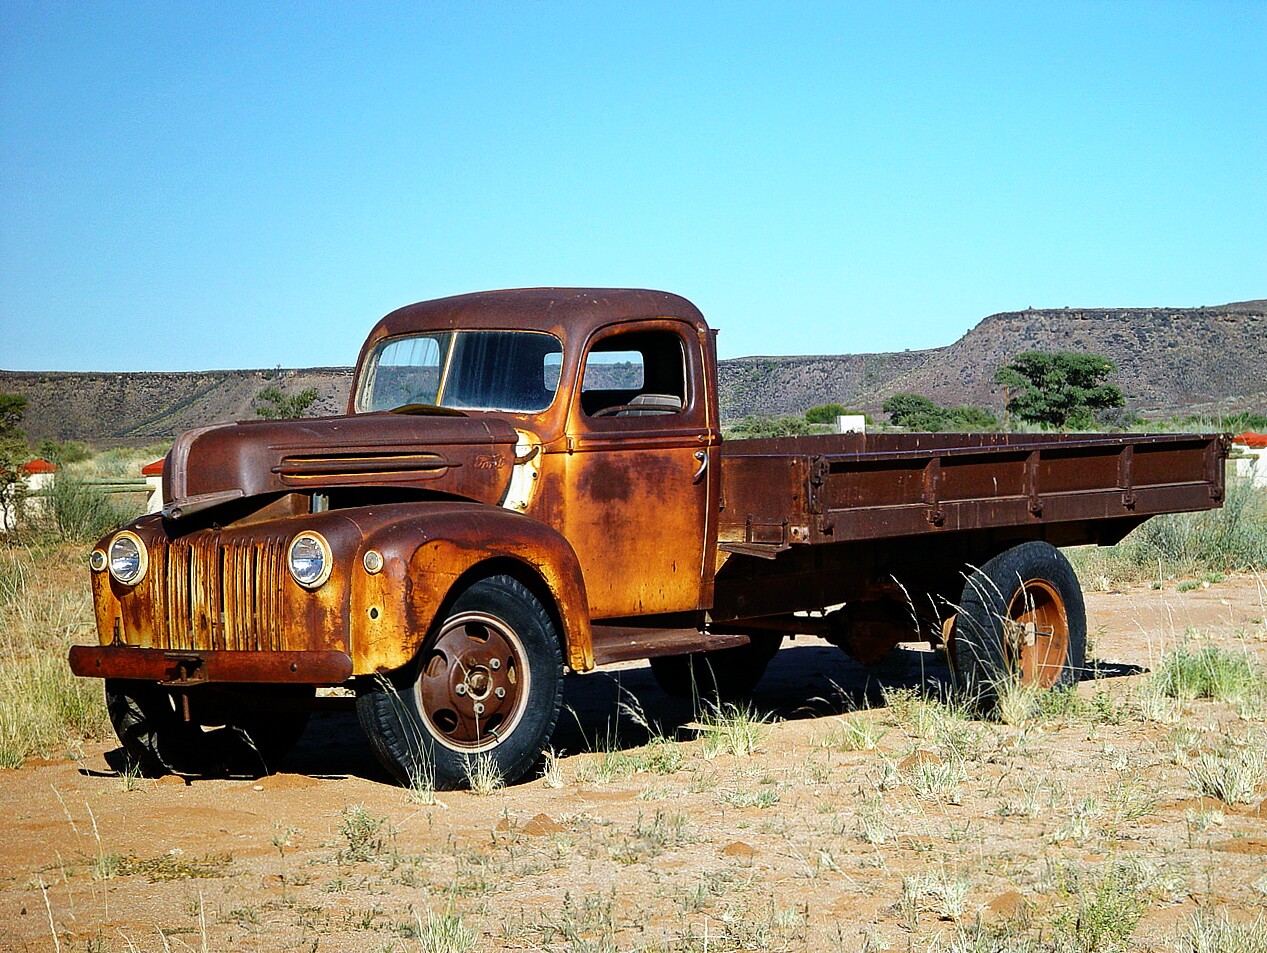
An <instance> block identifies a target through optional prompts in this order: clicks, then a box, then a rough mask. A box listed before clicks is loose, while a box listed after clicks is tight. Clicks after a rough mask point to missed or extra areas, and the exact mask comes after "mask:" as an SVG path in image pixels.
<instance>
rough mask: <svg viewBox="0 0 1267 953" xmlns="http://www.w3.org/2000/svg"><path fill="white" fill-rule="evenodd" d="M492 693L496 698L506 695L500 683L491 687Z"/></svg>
mask: <svg viewBox="0 0 1267 953" xmlns="http://www.w3.org/2000/svg"><path fill="white" fill-rule="evenodd" d="M493 694H494V695H496V696H497V697H498V698H505V697H506V689H504V688H502V687H501V686H500V685H498V686H497V687H496V688H494V689H493Z"/></svg>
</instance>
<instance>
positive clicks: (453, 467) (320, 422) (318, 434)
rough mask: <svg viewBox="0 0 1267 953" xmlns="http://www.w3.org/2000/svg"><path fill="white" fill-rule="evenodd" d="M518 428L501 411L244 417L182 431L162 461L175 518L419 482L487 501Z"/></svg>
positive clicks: (506, 468) (497, 490)
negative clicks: (297, 495) (292, 495)
mask: <svg viewBox="0 0 1267 953" xmlns="http://www.w3.org/2000/svg"><path fill="white" fill-rule="evenodd" d="M517 439H518V435H517V433H516V432H515V428H514V427H512V426H511V425H510V424H509V423H507V422H506V421H504V420H500V419H498V418H496V417H487V416H483V415H481V416H478V417H466V416H447V415H446V416H414V415H404V414H393V413H376V414H357V415H355V416H348V417H318V418H313V419H305V420H276V421H274V420H264V421H243V422H240V423H235V424H220V425H217V426H213V427H203V428H201V429H199V430H191V431H189V432H188V433H185V434H182V435H181V436H180V437H179V438H178V439H177V441H176V443H175V445H174V446H173V447H172V449H171V452H170V453H169V454H168V455H167V462H166V464H165V466H164V468H163V498H164V499H165V500H166V501H167V503H166V505H165V507H164V511H163V512H164V514H165V515H166V516H168V517H169V518H173V519H176V518H179V517H180V516H182V515H187V514H189V513H193V512H196V511H198V510H202V509H206V508H207V507H209V506H214V505H216V504H219V503H225V502H228V501H230V500H235V499H242V498H245V497H250V496H258V495H261V494H272V493H285V492H296V491H298V492H303V491H307V490H323V489H333V488H338V487H365V486H388V487H397V488H400V487H417V488H418V489H426V490H430V491H433V492H439V493H445V494H448V495H451V496H458V497H463V498H466V499H472V500H477V501H480V502H486V503H497V502H498V501H499V500H500V499H501V498H502V496H503V495H504V494H505V491H506V487H507V486H508V484H509V481H510V474H511V471H512V469H513V467H514V460H515V442H516V440H517Z"/></svg>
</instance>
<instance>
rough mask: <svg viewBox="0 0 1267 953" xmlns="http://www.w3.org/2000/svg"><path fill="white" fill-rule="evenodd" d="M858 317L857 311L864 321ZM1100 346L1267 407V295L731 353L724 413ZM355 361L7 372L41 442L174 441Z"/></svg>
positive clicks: (954, 376)
mask: <svg viewBox="0 0 1267 953" xmlns="http://www.w3.org/2000/svg"><path fill="white" fill-rule="evenodd" d="M865 318H866V316H865V315H846V316H845V317H844V321H845V323H846V324H847V323H848V322H849V321H850V320H854V321H863V320H865ZM1030 350H1044V351H1087V352H1094V353H1097V354H1103V355H1105V356H1106V357H1110V358H1112V359H1113V360H1114V361H1116V362H1117V364H1118V368H1119V373H1118V376H1117V381H1116V382H1117V383H1118V385H1119V386H1120V387H1121V388H1122V389H1123V391H1124V392H1125V393H1126V394H1127V396H1128V400H1129V401H1130V405H1131V409H1132V410H1134V411H1135V412H1137V413H1141V414H1143V415H1145V416H1164V415H1167V414H1170V413H1174V412H1195V413H1209V414H1211V415H1215V414H1226V413H1234V412H1237V411H1240V410H1257V411H1260V412H1261V411H1262V410H1263V409H1264V408H1265V407H1267V359H1265V358H1264V354H1265V353H1267V299H1256V300H1253V301H1241V302H1235V303H1231V304H1224V305H1215V306H1209V307H1200V308H1165V307H1156V308H1106V307H1096V308H1080V307H1069V308H1047V309H1041V308H1040V309H1034V308H1027V309H1026V310H1023V311H1004V312H1000V313H999V314H992V315H990V316H988V317H986V318H984V319H983V320H982V321H981V322H980V323H978V324H977V326H976V327H974V328H973V329H972V330H970V331H969V332H968V333H967V334H965V335H964V336H963V337H961V338H960V339H959V340H958V341H955V342H954V343H953V344H949V345H947V346H945V347H939V348H930V349H926V350H914V351H912V350H902V351H891V352H885V353H878V354H840V355H802V356H793V357H786V356H752V357H740V358H734V359H732V360H726V361H722V362H720V367H719V369H718V377H719V384H720V390H721V399H720V404H721V409H722V415H723V417H724V418H726V419H735V418H738V417H746V416H750V415H753V414H772V415H781V414H800V413H803V412H804V411H805V409H806V408H808V407H813V406H817V405H821V404H830V403H838V404H843V405H845V406H847V407H850V408H853V409H856V410H859V411H866V412H868V413H872V414H876V413H879V410H880V405H881V404H882V403H883V402H884V400H885V399H886V398H888V397H890V396H892V395H893V394H895V393H901V392H910V393H917V394H923V395H925V396H926V397H929V398H931V399H932V400H934V401H935V402H937V403H938V404H941V405H943V406H958V405H963V404H969V405H973V406H977V407H984V408H990V409H993V410H995V411H996V412H997V411H999V410H1001V408H1002V406H1003V403H1004V395H1003V393H1002V391H1001V390H1000V389H999V388H998V387H997V386H996V385H995V384H994V371H995V369H996V368H997V367H999V366H1000V365H1001V364H1004V363H1006V362H1007V361H1009V360H1011V359H1012V358H1013V357H1015V356H1016V355H1017V354H1020V353H1021V352H1023V351H1030ZM351 382H352V369H351V368H348V367H315V368H305V369H297V370H285V369H271V370H245V371H223V370H222V371H191V372H184V373H175V372H173V373H152V372H151V373H129V374H107V373H87V374H80V373H66V372H54V371H47V372H45V371H0V393H16V394H22V395H23V396H25V397H26V398H27V399H28V401H29V404H28V408H27V412H26V416H25V417H24V419H23V428H24V429H25V430H26V432H27V434H28V435H29V436H30V437H31V438H32V439H33V440H37V441H38V440H42V439H45V438H52V439H56V440H84V441H88V442H89V443H93V444H96V445H99V446H104V445H115V444H129V445H144V444H150V443H157V442H161V441H165V440H170V439H172V437H174V436H175V435H176V434H178V433H180V432H182V431H184V430H188V429H190V428H192V427H200V426H204V425H206V424H209V423H217V422H223V421H231V420H250V419H255V410H254V407H253V405H252V401H253V400H254V398H255V397H256V395H257V394H258V393H259V392H260V391H261V390H263V389H264V388H266V387H268V386H270V385H272V386H280V387H281V388H282V389H283V390H284V391H285V392H286V393H298V392H300V391H302V390H304V389H306V388H309V387H311V388H314V389H315V390H316V391H317V393H318V394H319V397H318V399H317V401H316V403H315V404H314V406H313V412H314V413H316V414H318V415H328V414H337V413H342V412H343V411H344V409H345V408H346V406H347V397H348V391H349V389H350V387H351Z"/></svg>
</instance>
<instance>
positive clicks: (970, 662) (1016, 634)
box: [947, 542, 1087, 708]
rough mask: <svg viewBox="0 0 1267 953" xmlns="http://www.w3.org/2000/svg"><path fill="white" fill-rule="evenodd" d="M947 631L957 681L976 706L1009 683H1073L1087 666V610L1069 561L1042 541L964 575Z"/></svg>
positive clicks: (1050, 685) (994, 698)
mask: <svg viewBox="0 0 1267 953" xmlns="http://www.w3.org/2000/svg"><path fill="white" fill-rule="evenodd" d="M950 636H951V637H950V639H949V640H948V646H947V647H948V649H949V656H950V661H951V665H952V667H953V671H954V673H955V675H956V678H957V683H958V685H957V687H958V688H959V689H960V691H961V692H962V693H963V694H964V695H965V697H966V698H967V699H968V700H969V701H972V702H975V703H977V704H979V705H981V706H982V707H986V708H989V707H991V706H992V705H993V704H994V703H995V702H996V701H997V699H998V696H999V693H1000V691H1002V690H1003V689H1004V688H1005V686H1007V685H1008V684H1009V683H1010V684H1019V685H1022V686H1026V687H1031V686H1032V687H1033V688H1035V689H1048V688H1056V687H1062V686H1066V685H1072V684H1074V683H1075V682H1077V680H1078V677H1079V675H1080V673H1081V671H1082V669H1083V668H1084V667H1085V665H1086V645H1087V614H1086V608H1085V606H1084V604H1083V600H1082V589H1081V587H1080V586H1079V585H1078V578H1077V576H1076V575H1075V574H1074V571H1073V567H1072V566H1070V565H1069V560H1067V559H1066V558H1065V557H1064V556H1063V555H1062V554H1061V552H1060V550H1058V549H1056V548H1055V547H1054V546H1051V545H1049V544H1048V543H1044V542H1030V543H1022V544H1021V545H1019V546H1014V547H1012V548H1011V549H1009V550H1006V551H1005V552H1003V553H1000V554H999V555H998V556H995V557H994V558H993V559H991V560H990V561H989V562H987V563H986V564H985V565H984V566H982V567H981V568H980V569H977V570H975V571H974V572H973V573H972V574H971V575H970V576H969V577H968V580H967V583H966V584H965V585H964V588H963V595H962V596H961V597H960V600H959V606H958V614H957V616H956V617H955V620H954V623H953V626H952V627H951V628H950Z"/></svg>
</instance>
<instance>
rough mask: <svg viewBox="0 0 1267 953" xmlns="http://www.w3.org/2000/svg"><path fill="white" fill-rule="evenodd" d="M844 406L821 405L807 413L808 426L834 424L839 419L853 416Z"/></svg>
mask: <svg viewBox="0 0 1267 953" xmlns="http://www.w3.org/2000/svg"><path fill="white" fill-rule="evenodd" d="M851 413H853V411H851V410H847V409H846V408H845V406H844V405H843V404H820V405H819V406H817V407H811V408H810V409H809V410H807V411H805V422H806V423H808V424H833V423H835V422H836V418H837V417H843V416H844V415H845V414H851Z"/></svg>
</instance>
